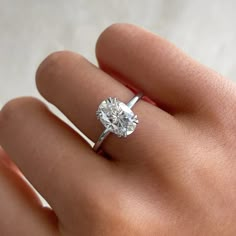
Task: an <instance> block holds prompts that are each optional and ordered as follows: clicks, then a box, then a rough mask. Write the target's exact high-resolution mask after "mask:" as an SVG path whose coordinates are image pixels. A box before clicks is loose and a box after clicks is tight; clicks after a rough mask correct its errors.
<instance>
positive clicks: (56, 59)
mask: <svg viewBox="0 0 236 236" xmlns="http://www.w3.org/2000/svg"><path fill="white" fill-rule="evenodd" d="M75 57H76V58H75ZM80 58H82V56H80V55H78V54H75V53H73V52H71V51H58V52H53V53H51V54H50V55H49V56H47V57H46V58H45V59H44V60H43V61H42V62H41V64H40V65H39V67H38V69H37V71H36V85H37V87H38V89H39V91H40V92H42V90H45V89H46V88H47V87H48V86H50V84H53V83H54V82H53V81H54V80H58V79H60V78H63V79H64V78H65V77H66V76H65V73H66V71H68V68H70V67H71V66H73V65H75V64H76V65H78V64H80V61H81V60H80ZM75 59H76V60H75ZM65 68H66V69H65Z"/></svg>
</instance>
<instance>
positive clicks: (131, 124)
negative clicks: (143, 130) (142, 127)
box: [96, 97, 138, 137]
mask: <svg viewBox="0 0 236 236" xmlns="http://www.w3.org/2000/svg"><path fill="white" fill-rule="evenodd" d="M96 115H97V118H98V119H99V120H100V121H101V122H102V124H103V125H104V126H105V128H106V129H109V130H110V132H112V133H115V134H117V135H118V136H119V137H126V136H127V135H130V134H131V133H133V131H134V130H135V128H136V125H137V124H138V119H137V116H136V115H135V114H134V113H133V111H132V110H131V109H130V108H129V107H128V106H127V105H126V104H124V103H123V102H121V101H119V100H118V99H117V98H111V97H110V98H108V99H106V100H104V101H102V102H101V104H100V105H99V107H98V110H97V113H96Z"/></svg>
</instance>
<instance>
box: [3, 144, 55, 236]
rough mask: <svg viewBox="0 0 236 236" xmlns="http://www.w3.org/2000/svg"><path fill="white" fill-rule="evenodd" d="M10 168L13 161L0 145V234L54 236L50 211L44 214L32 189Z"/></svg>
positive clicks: (53, 224)
mask: <svg viewBox="0 0 236 236" xmlns="http://www.w3.org/2000/svg"><path fill="white" fill-rule="evenodd" d="M12 167H13V168H12ZM14 170H15V168H14V164H13V163H12V162H11V161H10V159H9V158H8V156H7V154H6V153H5V152H4V151H3V149H1V148H0V212H1V214H0V232H1V235H3V236H4V235H6V236H15V235H35V236H42V235H45V236H47V235H48V236H51V235H57V225H56V218H55V216H54V214H53V213H51V214H50V215H49V214H48V212H47V210H45V208H43V207H42V205H41V203H40V201H39V199H38V197H37V196H36V194H35V192H34V191H33V190H32V189H31V187H29V185H28V184H27V183H26V182H25V181H24V180H23V179H22V178H21V177H20V175H18V174H17V173H16V172H15V171H14Z"/></svg>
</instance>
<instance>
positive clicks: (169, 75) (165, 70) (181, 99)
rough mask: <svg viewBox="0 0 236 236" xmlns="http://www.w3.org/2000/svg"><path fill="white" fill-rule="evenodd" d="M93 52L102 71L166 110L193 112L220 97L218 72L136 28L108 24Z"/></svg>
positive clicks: (221, 91) (220, 87)
mask: <svg viewBox="0 0 236 236" xmlns="http://www.w3.org/2000/svg"><path fill="white" fill-rule="evenodd" d="M96 54H97V58H98V61H99V64H100V67H101V68H102V69H103V70H104V71H106V72H107V73H110V74H115V75H116V76H118V77H119V78H120V79H122V80H123V82H124V83H127V84H131V85H133V86H135V87H136V88H138V89H141V90H143V91H144V92H145V93H146V94H147V95H148V96H149V97H150V98H152V99H153V100H154V101H156V102H157V104H158V105H159V106H160V107H162V108H163V109H165V110H167V111H169V112H177V111H180V112H182V111H196V110H198V109H199V108H200V107H205V106H207V105H209V104H212V101H214V102H215V101H216V99H218V97H220V98H219V101H220V99H222V96H220V94H223V90H224V88H222V83H221V82H220V80H219V78H220V76H219V75H216V73H215V72H213V71H211V70H210V69H208V68H206V67H205V66H203V65H200V64H199V63H197V62H196V61H194V60H193V59H191V58H190V57H188V56H187V55H185V54H184V53H183V52H182V51H180V50H179V49H177V48H176V47H175V46H174V45H172V44H171V43H170V42H168V41H167V40H165V39H163V38H161V37H159V36H157V35H154V34H153V33H151V32H148V31H146V30H144V29H142V28H140V27H137V26H134V25H130V24H115V25H112V26H111V27H109V28H108V29H106V30H105V31H104V32H103V33H102V34H101V36H100V37H99V39H98V42H97V46H96ZM212 78H213V79H212ZM224 91H225V90H224ZM216 93H218V96H215V94H216ZM224 94H225V93H224ZM223 96H224V95H223Z"/></svg>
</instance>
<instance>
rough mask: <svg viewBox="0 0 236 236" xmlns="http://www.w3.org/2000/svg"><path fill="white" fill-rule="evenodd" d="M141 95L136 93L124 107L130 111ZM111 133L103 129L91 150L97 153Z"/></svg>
mask: <svg viewBox="0 0 236 236" xmlns="http://www.w3.org/2000/svg"><path fill="white" fill-rule="evenodd" d="M142 96H143V94H142V93H138V94H137V95H135V96H134V97H133V98H132V99H131V100H130V101H129V102H128V103H127V104H126V105H127V106H128V107H129V108H130V109H131V108H132V107H133V106H134V105H135V104H136V103H137V102H138V101H139V100H140V99H141V98H142ZM110 133H111V131H110V129H105V130H104V131H103V132H102V134H101V135H100V136H99V138H98V140H97V142H96V143H95V145H94V146H93V150H94V151H95V152H98V151H99V148H100V147H101V145H102V143H103V141H104V140H105V139H106V138H107V136H108V135H109V134H110Z"/></svg>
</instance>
